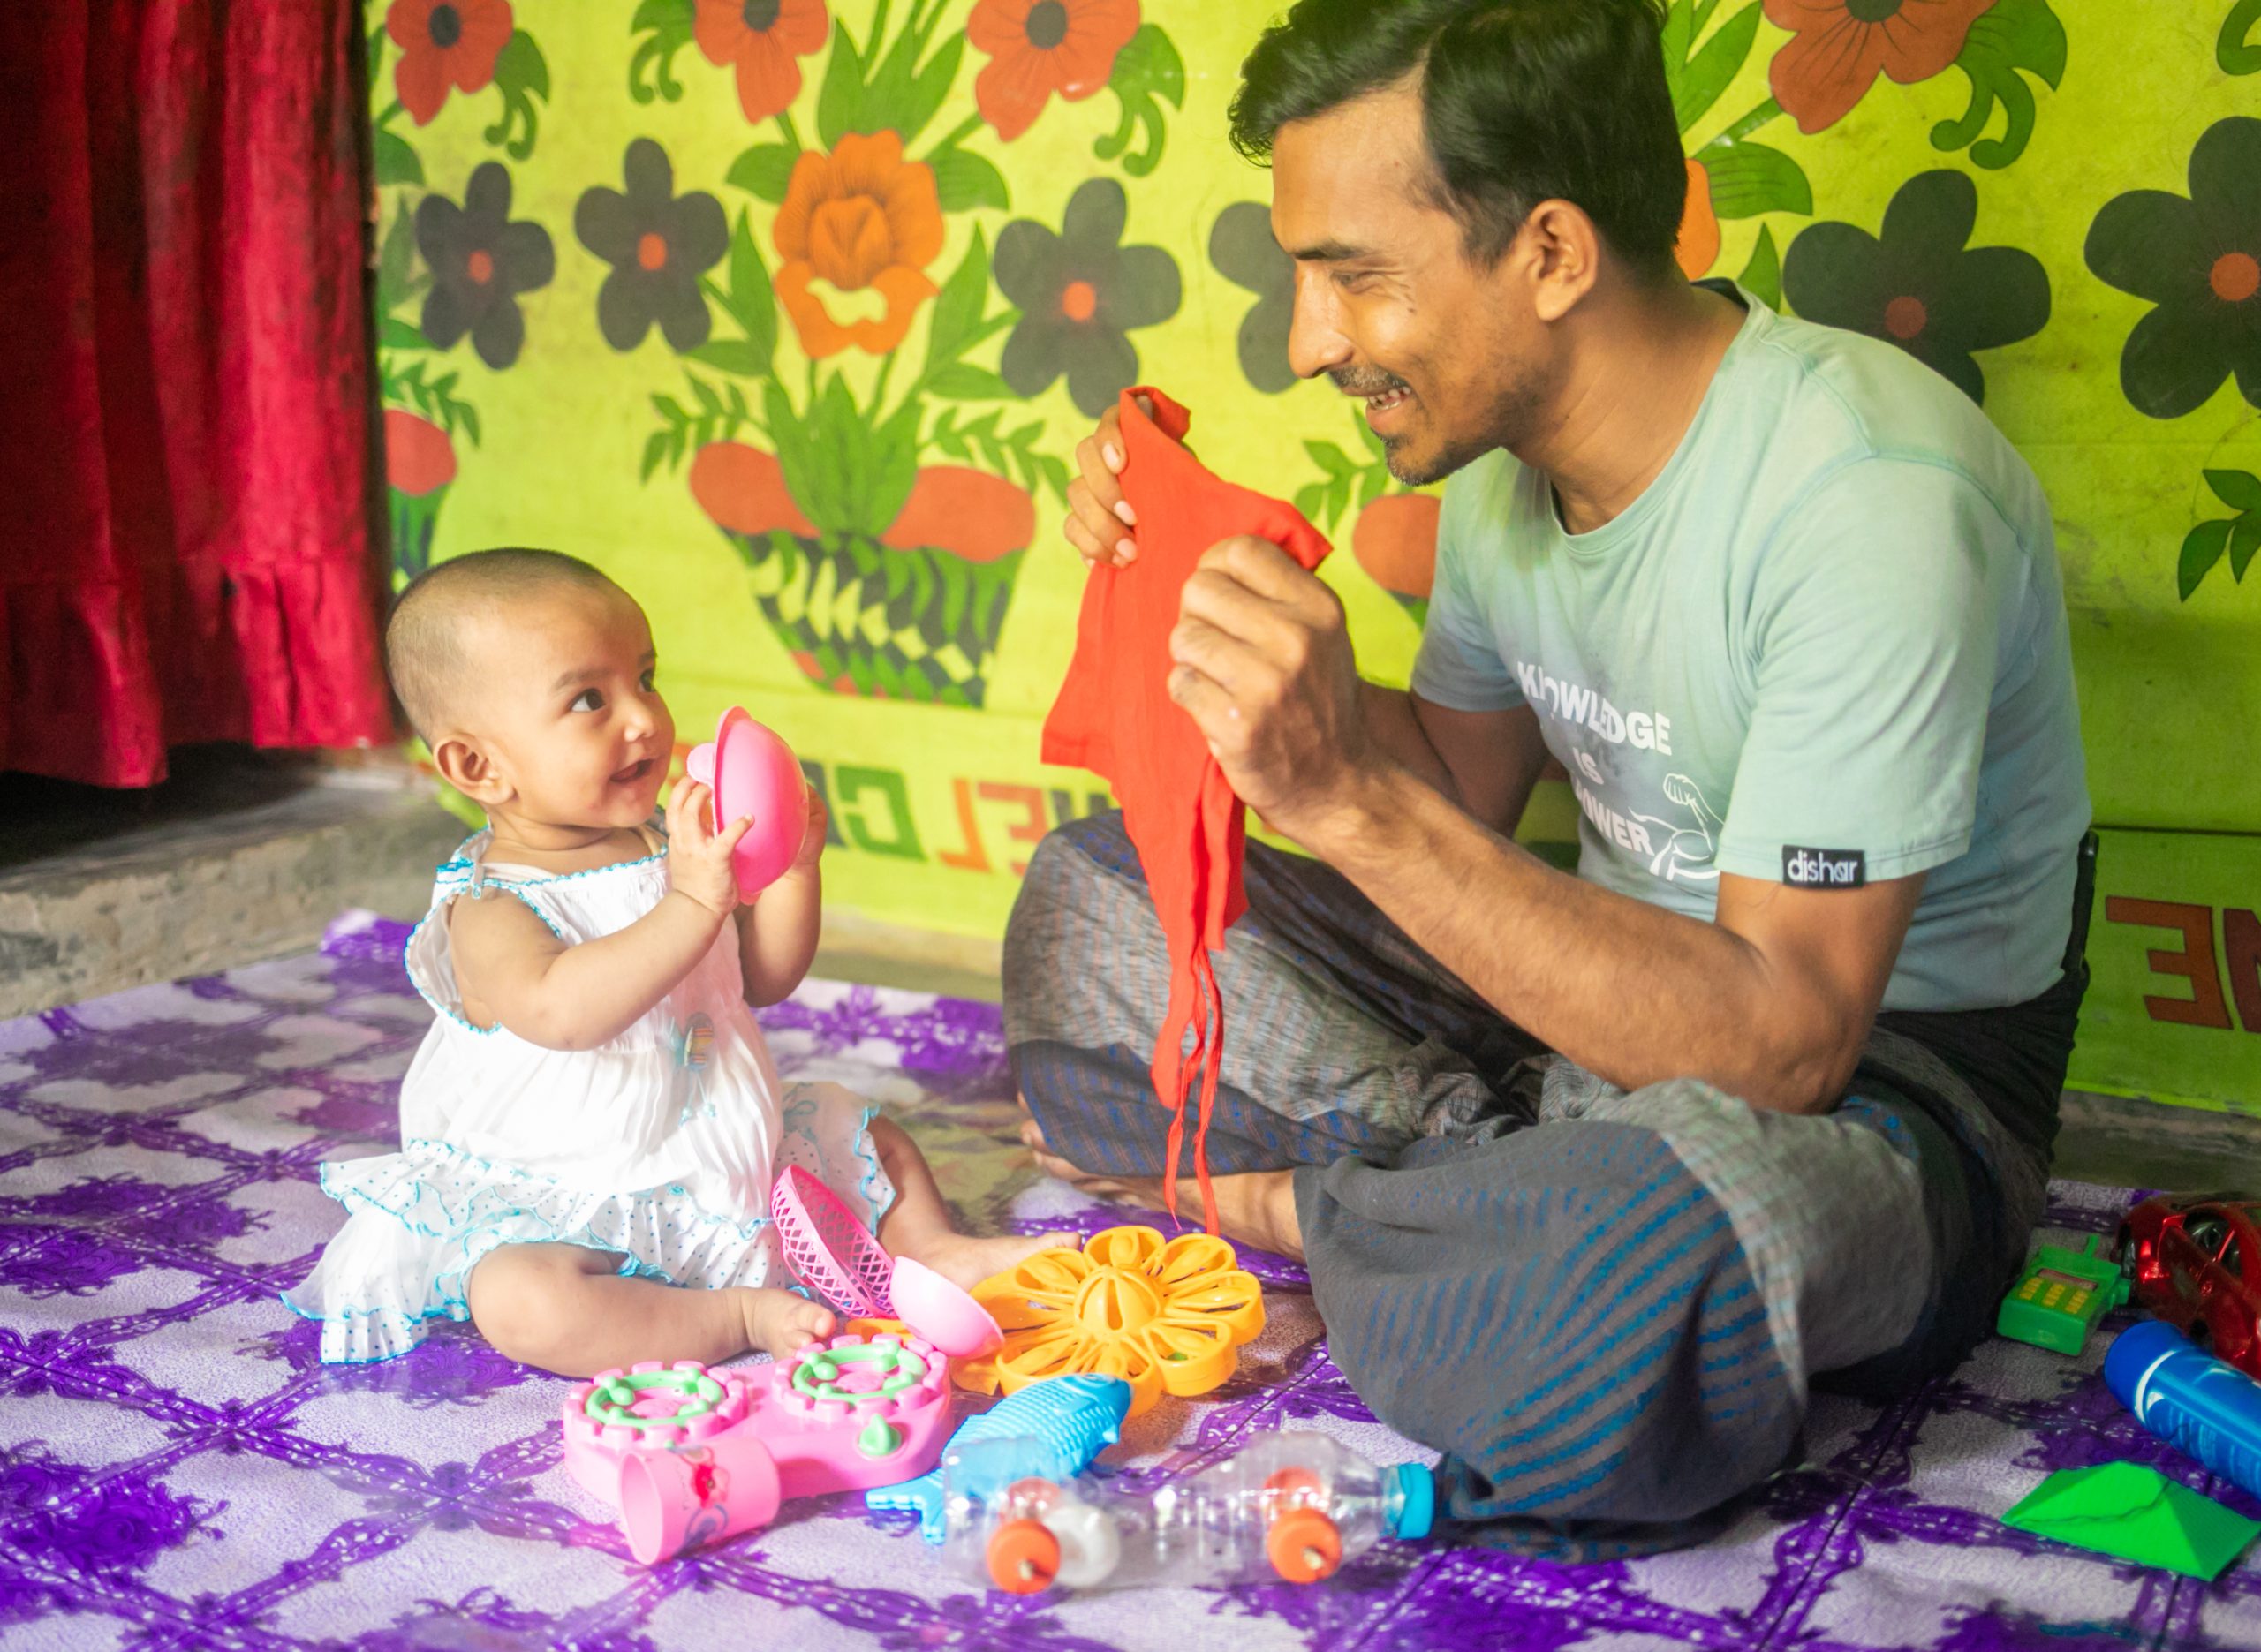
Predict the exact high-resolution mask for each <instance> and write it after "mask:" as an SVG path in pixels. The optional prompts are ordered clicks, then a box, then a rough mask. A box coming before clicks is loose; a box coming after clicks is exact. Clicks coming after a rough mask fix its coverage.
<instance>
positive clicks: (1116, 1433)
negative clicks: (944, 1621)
mask: <svg viewBox="0 0 2261 1652" xmlns="http://www.w3.org/2000/svg"><path fill="white" fill-rule="evenodd" d="M1130 1410H1131V1384H1128V1383H1126V1382H1124V1381H1123V1379H1122V1378H1121V1377H1047V1378H1046V1379H1045V1380H1044V1381H1042V1382H1040V1383H1032V1384H1030V1385H1029V1386H1028V1387H1026V1388H1024V1389H1022V1390H1020V1391H1019V1392H1017V1393H1010V1394H1007V1395H1006V1396H1005V1397H1004V1398H1003V1399H1001V1400H999V1401H998V1402H997V1403H996V1404H995V1405H994V1406H992V1407H990V1408H989V1409H988V1410H987V1411H985V1412H983V1413H982V1414H980V1415H979V1416H978V1417H968V1418H967V1419H966V1420H965V1421H964V1422H962V1423H960V1424H959V1425H958V1430H957V1433H955V1434H953V1435H951V1436H950V1440H949V1445H946V1446H944V1447H943V1448H942V1454H943V1456H945V1457H948V1456H949V1454H950V1453H951V1452H955V1451H959V1450H962V1449H963V1448H964V1447H966V1446H969V1445H974V1444H976V1443H977V1442H979V1441H982V1440H1002V1441H1006V1442H1009V1443H1010V1445H1012V1446H1013V1447H1014V1448H1015V1449H1012V1450H1009V1451H1002V1452H995V1453H988V1452H984V1453H981V1454H979V1457H978V1463H979V1466H980V1467H981V1468H984V1469H987V1470H989V1471H992V1472H994V1473H995V1474H997V1475H1001V1476H1002V1479H1000V1481H999V1482H998V1483H997V1484H996V1486H994V1488H988V1489H987V1490H984V1492H983V1495H985V1496H986V1495H990V1494H991V1493H992V1492H994V1491H1001V1490H1003V1489H1004V1486H1005V1485H1006V1483H1008V1482H1011V1481H1015V1480H1023V1479H1027V1478H1029V1477H1031V1476H1033V1477H1035V1478H1037V1479H1040V1480H1049V1481H1055V1482H1060V1481H1067V1480H1072V1479H1074V1478H1075V1477H1076V1476H1077V1475H1079V1474H1081V1473H1083V1472H1084V1470H1085V1469H1086V1468H1088V1467H1091V1464H1092V1460H1093V1458H1094V1457H1097V1456H1098V1455H1099V1454H1100V1452H1102V1451H1104V1450H1105V1449H1106V1448H1107V1447H1108V1446H1110V1445H1114V1444H1115V1441H1116V1440H1118V1439H1120V1438H1121V1437H1122V1435H1123V1418H1124V1417H1125V1416H1126V1415H1128V1414H1129V1413H1130ZM975 1472H977V1471H976V1470H975V1469H974V1468H972V1467H969V1468H966V1469H964V1470H962V1471H961V1477H960V1483H961V1487H962V1488H963V1487H964V1486H965V1485H966V1484H967V1483H968V1482H966V1481H965V1478H964V1476H965V1475H971V1474H973V1473H975ZM864 1502H865V1505H866V1506H867V1507H870V1508H874V1509H915V1510H916V1511H917V1512H918V1514H919V1535H920V1536H921V1537H923V1538H925V1539H926V1541H927V1542H928V1543H941V1541H942V1535H943V1530H944V1525H945V1522H944V1520H943V1503H942V1476H941V1470H939V1469H936V1470H934V1471H933V1472H932V1473H929V1474H926V1475H920V1476H919V1478H918V1479H916V1480H911V1481H906V1482H904V1483H903V1484H901V1485H898V1486H881V1487H880V1488H878V1489H876V1490H871V1491H866V1493H864Z"/></svg>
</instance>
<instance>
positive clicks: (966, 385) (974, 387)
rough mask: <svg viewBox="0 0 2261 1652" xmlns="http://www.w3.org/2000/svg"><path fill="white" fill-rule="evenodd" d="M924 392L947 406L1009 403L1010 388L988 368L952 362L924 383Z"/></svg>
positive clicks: (1011, 394) (1010, 396)
mask: <svg viewBox="0 0 2261 1652" xmlns="http://www.w3.org/2000/svg"><path fill="white" fill-rule="evenodd" d="M926 388H927V390H928V391H929V392H930V393H931V394H933V395H935V396H941V398H942V399H943V400H944V401H946V402H1010V401H1011V400H1013V399H1014V397H1013V392H1012V388H1011V387H1010V385H1008V384H1007V383H1006V382H1005V381H1003V380H1002V379H1001V378H999V377H998V376H997V375H996V374H995V373H992V372H990V371H989V369H988V368H987V367H976V366H971V365H969V364H968V363H965V362H963V361H954V362H952V363H950V365H949V366H947V367H944V368H943V369H942V370H941V372H940V373H936V374H935V375H934V377H933V378H931V379H929V380H928V381H926Z"/></svg>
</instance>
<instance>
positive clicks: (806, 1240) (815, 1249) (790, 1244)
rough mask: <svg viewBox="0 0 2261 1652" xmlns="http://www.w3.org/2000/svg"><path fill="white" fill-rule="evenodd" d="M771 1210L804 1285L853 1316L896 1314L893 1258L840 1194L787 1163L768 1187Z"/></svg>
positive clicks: (888, 1316)
mask: <svg viewBox="0 0 2261 1652" xmlns="http://www.w3.org/2000/svg"><path fill="white" fill-rule="evenodd" d="M769 1214H770V1215H771V1216H772V1217H773V1218H775V1220H776V1223H777V1234H778V1237H779V1238H780V1239H782V1240H783V1241H784V1245H785V1262H786V1265H788V1266H789V1267H790V1268H791V1269H792V1270H793V1272H794V1273H795V1274H796V1275H797V1276H798V1278H799V1279H800V1280H801V1282H802V1283H803V1284H804V1285H806V1286H809V1287H810V1288H811V1289H812V1290H813V1291H815V1292H816V1293H817V1294H819V1295H820V1296H822V1297H823V1298H824V1299H825V1300H826V1301H828V1302H830V1303H831V1304H832V1305H833V1306H834V1307H835V1308H836V1309H839V1310H840V1311H841V1312H842V1313H843V1314H846V1315H848V1316H850V1317H851V1318H857V1319H892V1318H893V1317H894V1316H895V1294H894V1291H893V1289H892V1287H891V1286H890V1284H889V1281H890V1280H891V1279H892V1278H893V1276H894V1272H895V1258H894V1257H892V1256H889V1255H888V1254H887V1252H886V1251H885V1250H883V1249H882V1248H881V1247H880V1241H878V1240H876V1239H874V1238H873V1237H872V1235H871V1233H870V1232H869V1231H868V1230H867V1229H866V1227H865V1226H864V1225H863V1224H862V1223H861V1222H859V1221H858V1220H857V1219H856V1218H855V1214H854V1212H852V1211H850V1210H849V1208H848V1206H847V1205H846V1204H845V1203H843V1202H842V1200H841V1197H840V1196H839V1195H838V1194H836V1193H835V1192H833V1190H832V1189H831V1188H828V1187H826V1186H825V1185H824V1183H823V1182H822V1181H820V1180H818V1179H817V1178H816V1177H814V1176H813V1175H811V1174H809V1173H808V1172H807V1171H805V1170H803V1169H802V1168H801V1167H800V1166H799V1165H787V1166H786V1167H785V1170H784V1173H783V1174H782V1175H780V1176H779V1177H778V1178H777V1180H776V1181H775V1184H774V1185H773V1186H772V1187H771V1188H770V1189H769Z"/></svg>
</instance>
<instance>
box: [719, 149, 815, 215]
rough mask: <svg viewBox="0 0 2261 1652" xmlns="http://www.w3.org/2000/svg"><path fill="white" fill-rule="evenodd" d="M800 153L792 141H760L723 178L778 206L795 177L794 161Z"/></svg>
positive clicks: (725, 181) (732, 163)
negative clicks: (788, 142) (789, 142)
mask: <svg viewBox="0 0 2261 1652" xmlns="http://www.w3.org/2000/svg"><path fill="white" fill-rule="evenodd" d="M800 155H801V152H800V151H799V150H798V149H796V148H794V147H792V145H790V144H785V143H758V144H756V145H754V146H753V147H752V148H751V149H748V150H747V151H746V152H745V154H744V155H740V156H739V157H738V158H737V160H735V161H733V162H730V170H729V171H728V172H727V173H725V174H724V175H723V177H722V181H723V182H724V183H726V184H729V185H733V186H734V187H736V188H738V189H742V190H744V191H745V192H746V193H748V194H749V195H752V197H753V198H754V199H755V200H766V201H768V203H769V204H770V205H771V206H773V207H775V206H777V205H779V204H780V203H781V202H783V200H784V199H785V190H786V186H787V185H790V183H791V182H792V178H793V162H796V161H798V160H799V159H800Z"/></svg>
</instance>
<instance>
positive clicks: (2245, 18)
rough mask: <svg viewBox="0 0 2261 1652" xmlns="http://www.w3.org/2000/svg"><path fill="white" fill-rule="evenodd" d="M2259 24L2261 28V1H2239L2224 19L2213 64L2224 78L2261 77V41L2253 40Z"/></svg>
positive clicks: (2216, 44)
mask: <svg viewBox="0 0 2261 1652" xmlns="http://www.w3.org/2000/svg"><path fill="white" fill-rule="evenodd" d="M2257 24H2261V0H2237V4H2235V5H2234V6H2232V7H2231V8H2230V9H2229V15H2228V16H2227V17H2226V18H2224V19H2222V32H2221V34H2220V35H2219V38H2217V39H2216V40H2215V41H2214V61H2215V62H2216V63H2218V64H2220V65H2221V71H2222V72H2223V73H2224V74H2261V40H2256V39H2254V38H2253V31H2254V27H2255V26H2256V25H2257Z"/></svg>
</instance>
